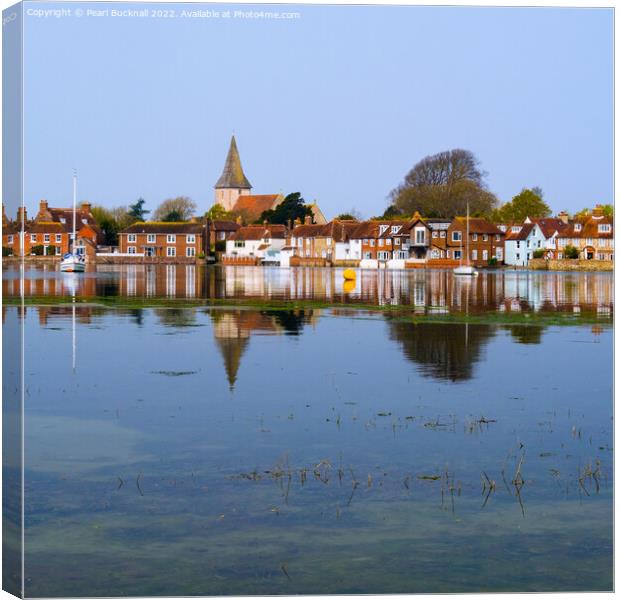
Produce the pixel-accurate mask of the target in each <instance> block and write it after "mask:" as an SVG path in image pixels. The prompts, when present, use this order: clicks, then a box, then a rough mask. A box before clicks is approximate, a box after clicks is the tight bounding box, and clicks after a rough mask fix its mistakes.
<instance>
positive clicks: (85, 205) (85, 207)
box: [82, 202, 90, 213]
mask: <svg viewBox="0 0 620 600" xmlns="http://www.w3.org/2000/svg"><path fill="white" fill-rule="evenodd" d="M82 211H84V212H85V213H90V202H82Z"/></svg>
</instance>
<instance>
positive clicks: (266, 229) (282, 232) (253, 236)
mask: <svg viewBox="0 0 620 600" xmlns="http://www.w3.org/2000/svg"><path fill="white" fill-rule="evenodd" d="M285 237H286V227H285V226H284V225H245V226H243V227H240V228H239V229H238V230H237V231H236V233H234V234H233V235H232V237H231V239H232V240H237V241H251V240H262V239H263V238H272V239H284V238H285Z"/></svg>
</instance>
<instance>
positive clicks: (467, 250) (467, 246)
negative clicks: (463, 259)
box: [465, 202, 469, 264]
mask: <svg viewBox="0 0 620 600" xmlns="http://www.w3.org/2000/svg"><path fill="white" fill-rule="evenodd" d="M466 231H467V233H466V234H465V235H466V238H465V252H467V264H469V202H468V203H467V228H466Z"/></svg>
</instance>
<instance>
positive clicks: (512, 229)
mask: <svg viewBox="0 0 620 600" xmlns="http://www.w3.org/2000/svg"><path fill="white" fill-rule="evenodd" d="M510 231H512V233H519V231H521V227H518V226H516V225H513V226H512V227H511V228H510Z"/></svg>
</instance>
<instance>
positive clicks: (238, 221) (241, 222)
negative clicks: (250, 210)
mask: <svg viewBox="0 0 620 600" xmlns="http://www.w3.org/2000/svg"><path fill="white" fill-rule="evenodd" d="M235 221H237V225H243V219H242V218H241V215H239V216H238V217H237V218H236V219H235Z"/></svg>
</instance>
